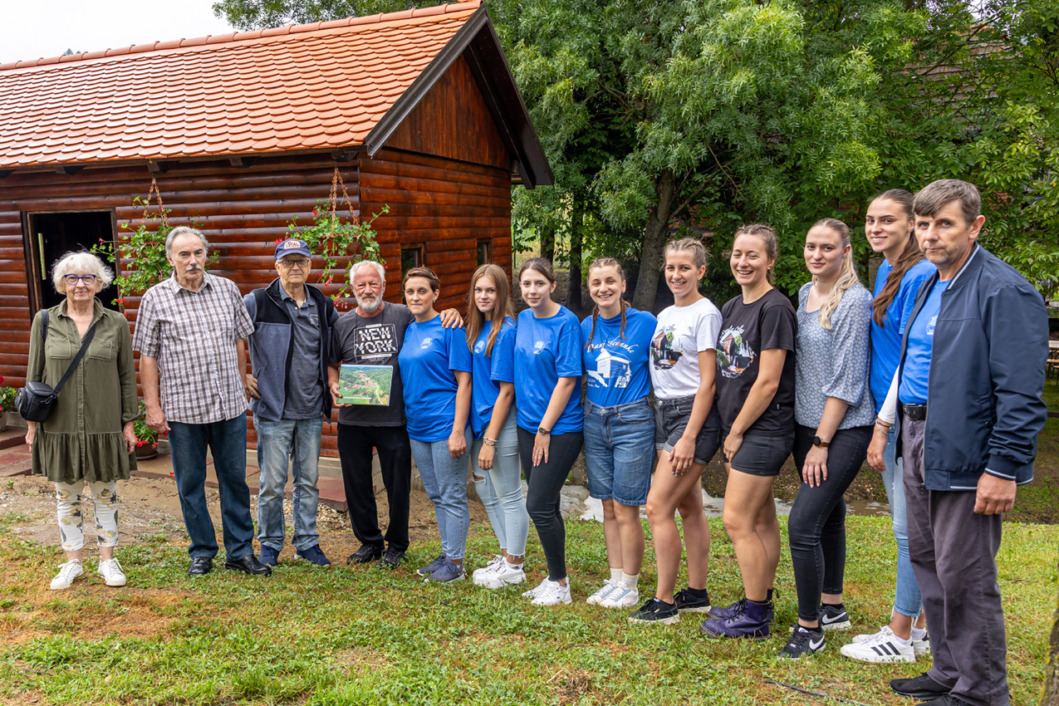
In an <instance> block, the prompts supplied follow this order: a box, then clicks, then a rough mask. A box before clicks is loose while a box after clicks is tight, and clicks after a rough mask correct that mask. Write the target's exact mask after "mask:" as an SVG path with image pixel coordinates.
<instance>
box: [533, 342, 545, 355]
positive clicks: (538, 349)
mask: <svg viewBox="0 0 1059 706" xmlns="http://www.w3.org/2000/svg"><path fill="white" fill-rule="evenodd" d="M543 351H544V341H537V342H536V343H534V344H533V355H540V354H541V353H542V352H543Z"/></svg>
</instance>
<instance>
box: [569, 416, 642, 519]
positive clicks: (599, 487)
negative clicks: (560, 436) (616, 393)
mask: <svg viewBox="0 0 1059 706" xmlns="http://www.w3.org/2000/svg"><path fill="white" fill-rule="evenodd" d="M654 435H655V421H654V416H653V415H652V414H651V403H650V402H648V401H647V398H646V397H644V398H642V399H639V400H637V401H635V402H629V403H628V404H620V405H614V406H613V407H600V406H599V405H596V404H592V403H591V402H589V401H587V400H586V401H585V467H586V469H587V471H588V494H589V495H591V496H592V497H593V498H596V499H598V500H612V499H613V500H615V501H617V502H619V503H621V504H622V505H626V506H629V507H639V506H640V505H643V504H644V503H646V502H647V491H648V490H650V489H651V465H652V462H653V461H654V453H652V450H651V439H652V438H654Z"/></svg>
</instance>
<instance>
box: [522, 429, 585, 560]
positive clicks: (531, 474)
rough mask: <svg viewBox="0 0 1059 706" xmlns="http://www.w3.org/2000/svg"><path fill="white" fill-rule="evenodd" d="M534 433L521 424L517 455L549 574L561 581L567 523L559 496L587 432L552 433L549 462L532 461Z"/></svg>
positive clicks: (528, 503) (527, 505)
mask: <svg viewBox="0 0 1059 706" xmlns="http://www.w3.org/2000/svg"><path fill="white" fill-rule="evenodd" d="M535 436H536V435H535V434H531V433H530V432H528V431H526V430H525V429H523V428H522V427H519V428H518V455H519V459H520V460H521V461H522V473H523V474H524V475H525V476H526V485H527V486H529V490H528V491H527V492H526V512H528V513H529V516H530V519H531V520H533V526H534V527H536V528H537V537H538V539H540V542H541V549H543V550H544V558H545V559H546V560H547V562H548V578H549V579H551V580H552V581H559V580H561V579H565V578H566V525H565V524H564V523H563V515H562V513H561V512H560V507H561V503H560V496H561V494H562V491H563V484H564V483H565V482H566V477H567V476H568V475H570V468H571V467H572V466H573V465H574V461H576V460H577V455H578V454H579V453H581V443H582V442H583V441H584V439H585V435H584V433H583V432H580V431H572V432H568V433H566V434H553V435H552V440H551V444H550V445H549V447H548V462H547V463H543V464H541V465H539V466H534V465H533V441H534V437H535Z"/></svg>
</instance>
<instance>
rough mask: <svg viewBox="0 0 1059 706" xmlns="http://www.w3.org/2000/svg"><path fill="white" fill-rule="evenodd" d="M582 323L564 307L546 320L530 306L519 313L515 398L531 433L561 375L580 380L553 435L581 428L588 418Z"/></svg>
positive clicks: (520, 419)
mask: <svg viewBox="0 0 1059 706" xmlns="http://www.w3.org/2000/svg"><path fill="white" fill-rule="evenodd" d="M581 345H582V340H581V324H580V323H578V321H577V317H576V316H574V314H573V312H572V311H570V310H569V309H567V308H566V307H564V306H560V307H559V313H557V314H555V315H554V316H549V317H547V318H544V319H538V318H537V317H535V316H534V315H533V310H532V309H526V310H525V311H523V312H522V313H521V314H519V315H518V327H517V330H516V332H515V399H516V401H517V403H518V422H517V423H518V425H519V426H520V427H521V428H523V429H525V430H526V431H528V432H531V433H534V434H535V433H537V428H538V427H539V426H540V424H541V419H543V418H544V413H545V411H547V409H548V402H550V401H551V399H552V392H553V391H554V390H555V385H556V383H558V382H559V378H567V377H572V378H576V379H577V384H576V385H575V387H574V391H573V392H572V393H571V394H570V401H569V402H567V403H566V407H565V408H563V413H562V414H560V415H559V419H558V421H556V423H555V426H554V427H552V430H551V431H552V434H568V433H570V432H574V431H581V429H582V428H584V425H585V420H584V417H583V416H582V411H581Z"/></svg>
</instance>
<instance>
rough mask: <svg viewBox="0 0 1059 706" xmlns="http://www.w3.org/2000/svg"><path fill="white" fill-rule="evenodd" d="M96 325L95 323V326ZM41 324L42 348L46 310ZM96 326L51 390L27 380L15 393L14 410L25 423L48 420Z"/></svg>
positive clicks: (86, 336)
mask: <svg viewBox="0 0 1059 706" xmlns="http://www.w3.org/2000/svg"><path fill="white" fill-rule="evenodd" d="M98 323H99V322H96V324H98ZM41 324H42V329H43V330H42V334H43V335H42V336H41V346H43V345H44V342H45V341H47V340H48V312H47V310H45V311H44V314H43V316H42V320H41ZM96 324H92V328H90V329H88V333H86V334H85V338H84V340H83V341H82V342H81V349H80V350H78V351H77V355H75V356H74V359H73V362H71V363H70V367H69V368H67V369H66V373H65V374H64V375H63V376H62V379H61V380H59V384H58V385H56V386H55V387H54V388H53V387H52V386H51V385H49V384H47V383H44V382H40V381H37V380H28V381H26V386H25V387H23V388H22V389H21V390H19V391H18V392H17V393H15V408H16V409H17V410H18V413H19V414H20V415H22V418H23V419H25V420H26V421H27V422H44V421H47V420H48V415H49V414H51V410H52V407H54V406H55V400H57V399H58V398H59V391H60V390H62V389H63V385H65V384H66V381H67V380H68V379H69V378H70V376H71V375H73V373H74V370H75V369H77V364H78V363H80V362H81V358H83V357H84V355H85V351H86V350H88V344H89V343H91V342H92V337H93V336H95V335H96Z"/></svg>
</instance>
